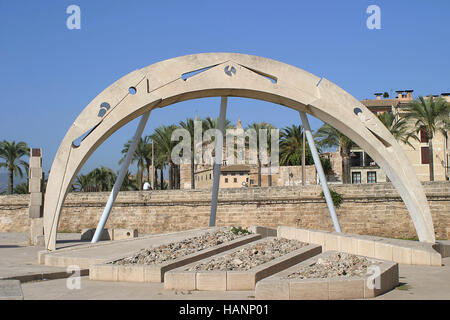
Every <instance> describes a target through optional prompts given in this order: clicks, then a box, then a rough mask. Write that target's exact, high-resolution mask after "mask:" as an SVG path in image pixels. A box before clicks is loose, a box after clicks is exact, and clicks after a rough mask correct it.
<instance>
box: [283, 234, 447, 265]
mask: <svg viewBox="0 0 450 320" xmlns="http://www.w3.org/2000/svg"><path fill="white" fill-rule="evenodd" d="M277 236H278V237H282V238H287V239H295V240H299V241H303V242H309V243H315V244H319V245H321V246H322V247H323V248H324V251H328V250H337V251H342V252H346V253H351V254H355V255H362V256H366V257H371V258H376V259H382V260H390V261H394V262H397V263H402V264H411V265H424V266H441V265H442V255H441V254H440V252H439V244H431V243H425V242H419V241H410V240H402V239H390V238H383V237H376V236H366V235H357V234H348V233H339V232H329V231H318V230H309V229H301V228H296V227H288V226H280V227H278V229H277Z"/></svg>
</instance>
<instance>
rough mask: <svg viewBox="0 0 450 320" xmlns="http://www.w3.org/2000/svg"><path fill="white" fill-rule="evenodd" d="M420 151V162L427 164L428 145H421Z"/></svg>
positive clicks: (428, 160) (428, 158)
mask: <svg viewBox="0 0 450 320" xmlns="http://www.w3.org/2000/svg"><path fill="white" fill-rule="evenodd" d="M420 153H421V156H422V164H429V163H430V150H429V148H428V147H421V148H420Z"/></svg>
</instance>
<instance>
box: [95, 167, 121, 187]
mask: <svg viewBox="0 0 450 320" xmlns="http://www.w3.org/2000/svg"><path fill="white" fill-rule="evenodd" d="M88 176H90V179H92V182H93V183H94V185H95V189H96V191H99V192H101V191H110V190H111V189H112V187H113V185H114V182H115V181H116V178H117V176H116V174H115V173H114V171H112V170H111V169H109V168H106V167H104V166H100V167H99V168H95V169H94V170H92V171H91V172H89V173H88Z"/></svg>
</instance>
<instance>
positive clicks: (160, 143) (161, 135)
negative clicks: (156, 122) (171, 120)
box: [151, 125, 177, 189]
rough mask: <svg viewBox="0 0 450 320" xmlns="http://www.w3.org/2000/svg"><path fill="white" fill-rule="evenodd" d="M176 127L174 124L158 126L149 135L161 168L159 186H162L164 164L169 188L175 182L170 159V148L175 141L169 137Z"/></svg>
mask: <svg viewBox="0 0 450 320" xmlns="http://www.w3.org/2000/svg"><path fill="white" fill-rule="evenodd" d="M176 128H177V126H176V125H170V126H160V127H158V128H156V129H155V131H154V133H153V134H152V135H151V138H152V140H153V143H154V144H155V149H156V152H157V154H158V157H157V162H158V163H159V165H160V170H161V186H163V181H164V180H163V172H162V171H163V168H164V166H165V165H166V164H167V165H168V166H169V189H173V188H174V184H175V174H174V167H175V164H174V162H173V161H172V150H173V148H174V147H175V141H172V139H171V138H172V133H173V131H174V130H175V129H176Z"/></svg>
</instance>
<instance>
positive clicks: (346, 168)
mask: <svg viewBox="0 0 450 320" xmlns="http://www.w3.org/2000/svg"><path fill="white" fill-rule="evenodd" d="M315 136H316V137H317V138H318V145H319V146H320V147H326V148H327V147H339V152H340V155H341V157H342V182H343V183H350V182H351V181H350V150H351V148H352V146H353V145H354V143H353V142H352V140H350V139H349V138H348V137H347V136H346V135H344V134H342V133H341V132H340V131H339V130H337V129H335V128H333V127H332V126H330V125H329V124H324V125H323V126H322V127H320V128H319V130H317V132H316V134H315Z"/></svg>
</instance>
